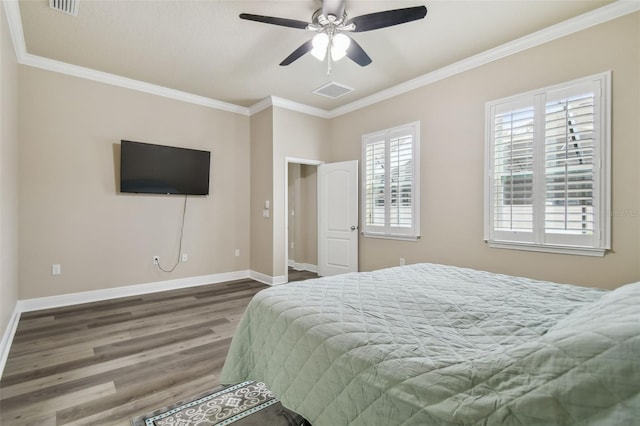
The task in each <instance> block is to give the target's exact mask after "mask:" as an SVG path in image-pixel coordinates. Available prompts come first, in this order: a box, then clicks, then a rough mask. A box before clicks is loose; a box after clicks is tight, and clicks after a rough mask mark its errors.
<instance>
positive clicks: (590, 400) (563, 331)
mask: <svg viewBox="0 0 640 426" xmlns="http://www.w3.org/2000/svg"><path fill="white" fill-rule="evenodd" d="M248 379H252V380H260V381H263V382H265V383H266V384H267V385H268V386H269V388H271V389H272V390H273V392H274V393H275V394H276V396H277V397H278V398H279V399H280V400H281V401H282V403H283V405H285V406H286V407H288V408H290V409H291V410H293V411H296V412H297V413H299V414H301V415H302V416H304V417H305V418H306V419H308V420H309V421H310V422H311V424H313V426H339V425H367V426H375V425H384V426H386V425H557V424H567V425H568V424H571V425H587V424H589V425H591V424H592V425H633V424H640V283H635V284H628V285H626V286H624V287H621V288H619V289H617V290H615V291H611V292H609V291H605V290H599V289H589V288H582V287H577V286H572V285H566V284H554V283H549V282H543V281H535V280H530V279H525V278H516V277H509V276H504V275H497V274H492V273H488V272H481V271H475V270H471V269H464V268H456V267H450V266H443V265H434V264H417V265H410V266H404V267H397V268H389V269H383V270H380V271H374V272H369V273H354V274H346V275H340V276H336V277H326V278H320V279H315V280H309V281H305V282H299V283H291V284H286V285H282V286H278V287H273V288H269V289H266V290H263V291H261V292H260V293H258V294H257V295H256V296H255V297H254V298H253V300H252V301H251V303H250V304H249V307H248V308H247V310H246V312H245V314H244V316H243V318H242V320H241V322H240V325H239V327H238V330H237V331H236V334H235V335H234V338H233V342H232V345H231V348H230V351H229V354H228V356H227V360H226V363H225V365H224V368H223V370H222V376H221V383H227V384H231V383H238V382H241V381H244V380H248Z"/></svg>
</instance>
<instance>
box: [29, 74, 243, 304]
mask: <svg viewBox="0 0 640 426" xmlns="http://www.w3.org/2000/svg"><path fill="white" fill-rule="evenodd" d="M19 78H20V81H19V83H20V85H19V95H20V105H19V123H20V124H19V134H20V163H19V164H20V171H19V179H20V240H19V243H20V251H19V253H20V269H19V277H20V298H21V299H28V298H34V297H42V296H49V295H59V294H65V293H73V292H82V291H90V290H98V289H104V288H111V287H118V286H125V285H133V284H141V283H149V282H157V281H164V280H169V279H176V278H184V277H195V276H202V275H208V274H216V273H222V272H231V271H239V270H246V269H248V268H249V228H250V227H249V201H250V198H249V191H250V187H249V185H250V182H249V173H248V161H247V160H248V159H249V118H248V117H246V116H241V115H238V114H232V113H228V112H222V111H218V110H213V109H211V108H205V107H200V106H196V105H191V104H187V103H183V102H179V101H175V100H170V99H166V98H162V97H158V96H154V95H149V94H144V93H141V92H136V91H132V90H127V89H122V88H118V87H114V86H108V85H104V84H100V83H96V82H92V81H88V80H83V79H79V78H75V77H70V76H65V75H61V74H56V73H52V72H48V71H43V70H39V69H36V68H30V67H24V66H21V67H20V72H19ZM120 139H129V140H134V141H142V142H149V143H158V144H164V145H173V146H183V147H189V148H195V149H203V150H210V151H211V158H212V162H211V165H212V167H211V169H212V170H211V178H210V180H211V186H210V195H209V196H206V197H189V199H188V205H187V212H186V220H185V226H184V239H183V246H182V248H183V252H184V253H187V254H188V255H189V260H188V262H186V263H181V264H180V265H178V267H177V268H176V269H175V271H174V272H173V273H170V274H166V273H163V272H160V271H159V270H157V269H156V268H155V267H154V266H153V264H152V257H153V256H154V255H159V256H160V259H161V264H162V265H163V266H164V268H165V269H166V268H169V267H170V266H171V265H172V264H173V263H174V262H175V259H176V257H177V251H178V243H179V231H180V223H181V217H182V206H183V200H184V198H183V197H181V196H164V195H137V194H120V193H119V177H118V173H119V143H120ZM236 248H239V249H240V250H241V256H239V257H235V255H234V254H235V253H234V252H235V249H236ZM54 263H60V264H61V265H62V274H61V275H59V276H52V274H51V265H52V264H54Z"/></svg>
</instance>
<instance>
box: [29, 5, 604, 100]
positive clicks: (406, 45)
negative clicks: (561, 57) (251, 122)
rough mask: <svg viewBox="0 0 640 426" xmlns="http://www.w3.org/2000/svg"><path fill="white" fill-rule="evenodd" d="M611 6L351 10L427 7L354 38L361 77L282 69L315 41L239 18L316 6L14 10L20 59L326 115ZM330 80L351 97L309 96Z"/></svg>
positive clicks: (351, 72)
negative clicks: (364, 57) (410, 18)
mask: <svg viewBox="0 0 640 426" xmlns="http://www.w3.org/2000/svg"><path fill="white" fill-rule="evenodd" d="M608 3H611V1H581V0H553V1H541V0H512V1H482V0H475V1H442V0H441V1H426V2H425V1H419V0H415V1H413V0H412V1H409V0H406V1H358V0H350V1H349V0H347V13H348V14H349V16H351V17H353V16H358V15H362V14H366V13H371V12H377V11H382V10H387V9H396V8H403V7H410V6H418V5H422V4H425V5H426V6H427V9H428V14H427V17H426V18H425V19H424V20H420V21H415V22H411V23H408V24H404V25H399V26H395V27H389V28H385V29H380V30H376V31H371V32H364V33H357V34H353V35H352V36H353V38H354V39H355V40H356V41H357V42H358V43H359V44H360V45H361V46H362V47H363V48H364V49H365V50H366V52H367V53H368V54H369V56H370V57H371V58H372V59H373V63H372V64H371V65H369V66H367V67H364V68H362V67H360V66H358V65H356V64H355V63H353V62H352V61H350V60H348V59H346V58H345V59H343V60H341V61H339V62H337V63H335V64H334V65H333V70H332V73H331V75H330V76H327V67H326V63H321V62H319V61H318V60H316V59H315V58H314V57H312V56H311V55H305V56H303V57H302V58H301V59H299V60H298V61H296V62H294V63H293V64H291V65H289V66H288V67H281V66H279V65H278V64H279V63H280V61H282V59H284V58H285V57H286V56H288V55H289V54H290V53H291V52H292V51H293V50H294V49H295V48H297V47H298V46H299V45H301V44H302V43H304V42H305V41H306V40H308V39H309V38H311V37H312V36H313V33H310V32H307V31H304V30H297V29H292V28H285V27H278V26H273V25H267V24H261V23H257V22H250V21H244V20H241V19H239V18H238V15H239V14H240V13H242V12H246V13H252V14H262V15H269V16H278V17H285V18H290V19H296V20H303V21H309V20H310V19H311V15H312V14H313V12H314V10H315V9H317V8H318V7H320V2H319V1H317V0H305V1H300V0H290V1H277V2H274V1H243V0H237V1H213V0H200V1H190V0H158V1H149V0H144V1H143V0H140V1H118V0H111V1H96V0H80V6H79V13H78V16H77V17H73V16H70V15H66V14H63V13H60V12H57V11H54V10H51V9H50V8H49V6H48V5H49V2H48V0H20V3H19V4H20V12H21V15H22V25H23V31H24V36H25V41H26V48H27V52H28V53H30V54H33V55H38V56H42V57H45V58H49V59H55V60H58V61H62V62H66V63H69V64H73V65H78V66H82V67H86V68H90V69H94V70H98V71H103V72H107V73H111V74H115V75H118V76H122V77H127V78H131V79H135V80H140V81H144V82H147V83H152V84H156V85H160V86H164V87H167V88H170V89H176V90H180V91H183V92H187V93H192V94H196V95H200V96H205V97H208V98H212V99H216V100H220V101H224V102H228V103H232V104H236V105H240V106H251V105H253V104H255V103H256V102H258V101H260V100H262V99H264V98H265V97H267V96H270V95H273V96H277V97H280V98H284V99H288V100H291V101H295V102H299V103H303V104H306V105H310V106H314V107H317V108H322V109H325V110H331V109H334V108H336V107H339V106H342V105H344V104H348V103H350V102H354V101H356V100H358V99H361V98H363V97H366V96H369V95H372V94H374V93H377V92H380V91H382V90H384V89H387V88H389V87H392V86H395V85H397V84H400V83H403V82H405V81H407V80H410V79H412V78H416V77H419V76H421V75H423V74H426V73H429V72H432V71H434V70H436V69H439V68H441V67H443V66H446V65H449V64H451V63H454V62H457V61H459V60H462V59H465V58H467V57H469V56H472V55H475V54H478V53H481V52H483V51H486V50H488V49H491V48H494V47H497V46H499V45H502V44H504V43H507V42H509V41H512V40H514V39H517V38H519V37H522V36H525V35H528V34H530V33H533V32H535V31H538V30H541V29H543V28H546V27H549V26H551V25H553V24H556V23H559V22H562V21H565V20H567V19H570V18H572V17H575V16H578V15H580V14H583V13H586V12H589V11H591V10H594V9H597V8H599V7H602V6H604V5H606V4H608ZM329 81H336V82H338V83H341V84H343V85H346V86H349V87H352V88H354V89H355V90H354V91H353V92H352V93H350V94H348V95H345V96H343V97H340V98H338V99H335V100H333V99H328V98H325V97H322V96H318V95H315V94H313V93H311V92H312V91H313V90H314V89H316V88H318V87H320V86H322V85H323V84H325V83H327V82H329Z"/></svg>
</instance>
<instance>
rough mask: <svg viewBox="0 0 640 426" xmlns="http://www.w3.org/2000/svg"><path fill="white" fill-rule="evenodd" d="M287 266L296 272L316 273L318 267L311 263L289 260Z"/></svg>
mask: <svg viewBox="0 0 640 426" xmlns="http://www.w3.org/2000/svg"><path fill="white" fill-rule="evenodd" d="M288 265H289V267H290V268H293V269H295V270H296V271H309V272H315V273H316V274H317V273H318V265H312V264H311V263H297V262H296V261H295V260H291V259H289V262H288Z"/></svg>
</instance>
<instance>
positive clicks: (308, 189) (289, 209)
mask: <svg viewBox="0 0 640 426" xmlns="http://www.w3.org/2000/svg"><path fill="white" fill-rule="evenodd" d="M320 164H322V162H320V161H314V160H304V159H296V158H287V161H286V176H285V182H286V183H287V184H286V194H285V204H286V209H285V211H286V216H285V217H286V223H285V234H286V235H285V245H286V247H285V260H286V262H287V265H286V267H285V271H286V274H287V277H286V278H287V280H286V282H289V281H290V277H289V275H290V274H289V271H291V278H292V279H296V277H299V276H300V275H301V273H302V274H303V275H305V276H311V275H313V274H317V271H318V189H317V186H318V184H317V169H318V166H319V165H320Z"/></svg>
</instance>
